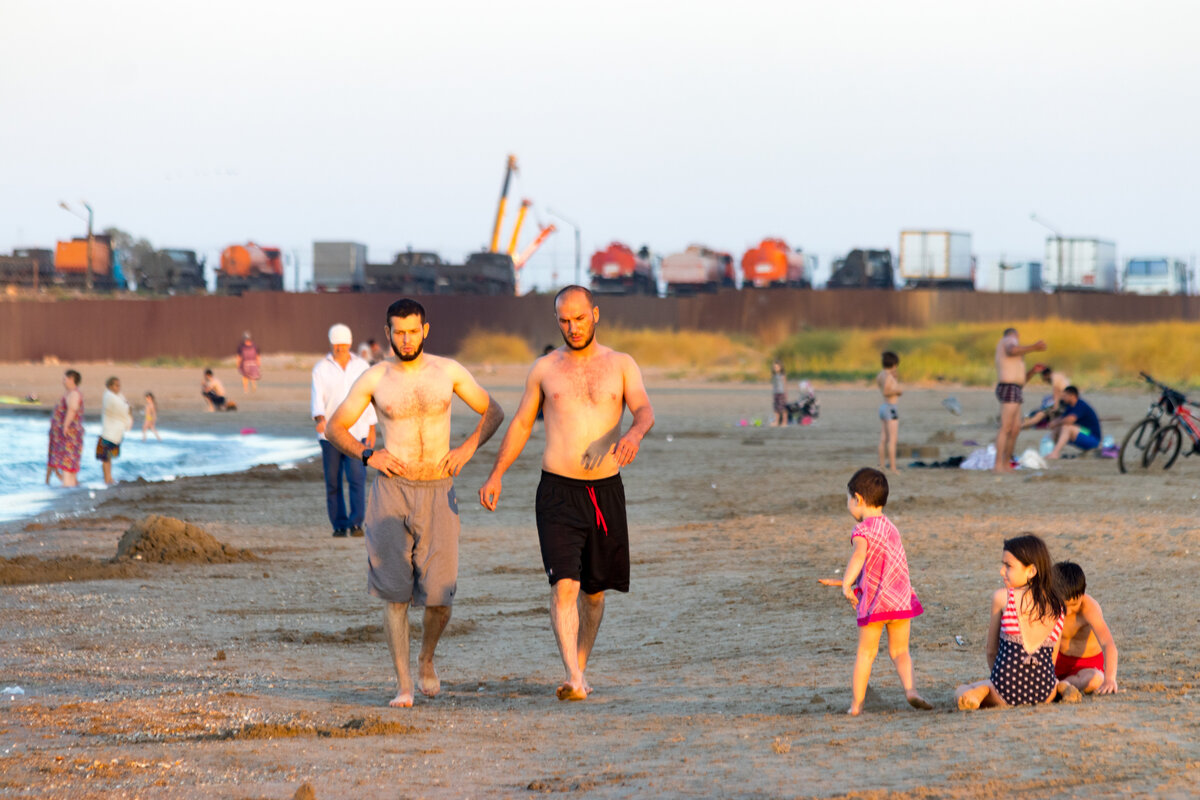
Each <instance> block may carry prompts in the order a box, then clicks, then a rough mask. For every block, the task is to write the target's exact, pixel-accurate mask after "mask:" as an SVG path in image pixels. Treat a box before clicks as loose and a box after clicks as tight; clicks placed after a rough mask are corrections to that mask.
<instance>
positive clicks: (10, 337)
mask: <svg viewBox="0 0 1200 800" xmlns="http://www.w3.org/2000/svg"><path fill="white" fill-rule="evenodd" d="M394 299H395V298H394V297H392V296H390V295H385V294H290V293H282V292H260V293H247V294H245V295H243V296H241V297H210V296H201V297H170V298H162V299H155V300H144V299H97V300H71V301H62V302H34V301H15V300H9V301H2V302H0V361H29V360H35V361H37V360H41V359H43V358H45V357H46V356H56V357H58V358H59V359H62V360H74V361H97V360H105V359H112V360H116V361H138V360H141V359H147V358H154V357H158V356H164V357H177V358H220V357H226V356H229V355H231V354H232V353H233V351H234V348H235V346H236V345H237V343H238V340H239V338H240V336H241V333H242V331H244V330H249V331H251V332H252V333H253V335H254V340H255V342H256V343H257V344H258V346H259V349H260V350H261V351H262V352H263V353H280V352H292V353H295V352H305V353H317V352H321V351H323V350H325V349H326V347H327V342H326V332H327V330H328V329H329V326H330V325H332V324H333V323H335V322H344V323H346V324H347V325H349V326H350V327H351V329H352V330H353V331H354V338H355V341H356V342H359V341H365V340H366V339H367V338H370V337H374V338H376V339H379V340H381V341H382V340H383V338H384V337H383V326H384V314H385V312H386V310H387V306H388V304H389V303H390V302H391V301H392V300H394ZM418 299H419V300H420V301H421V302H422V303H423V304H424V305H425V307H426V309H427V311H428V316H429V322H430V324H431V330H430V341H429V349H430V351H431V352H437V353H453V352H455V351H456V350H457V349H458V345H459V343H460V342H461V341H462V339H463V337H464V336H466V334H467V333H468V332H469V331H470V330H471V329H472V328H482V329H488V330H498V331H505V332H508V333H514V334H517V335H519V336H522V337H524V338H525V339H527V340H528V341H529V342H530V344H531V345H532V346H533V347H534V348H535V349H539V350H540V348H541V345H542V344H545V343H550V342H554V343H558V342H559V341H560V339H559V336H558V332H557V328H556V326H555V324H554V310H553V308H552V306H551V297H550V296H548V295H537V296H532V295H531V296H525V297H482V296H478V297H477V296H437V297H422V298H418ZM598 304H599V306H600V314H601V320H602V324H612V325H621V326H624V327H632V328H664V329H672V330H679V329H696V330H712V331H725V332H728V333H744V334H749V335H751V336H755V337H761V338H763V339H765V340H767V341H778V340H779V339H781V338H783V337H785V336H787V335H788V334H790V333H793V332H795V331H797V330H800V329H803V328H806V327H812V328H824V327H861V328H877V327H883V326H887V325H906V326H916V327H923V326H926V325H930V324H937V323H943V322H957V321H972V322H995V323H997V324H1002V323H1007V322H1012V321H1020V320H1027V319H1042V318H1046V317H1060V318H1062V319H1072V320H1080V321H1092V322H1153V321H1160V320H1169V319H1182V320H1197V319H1200V297H1138V296H1133V295H1110V294H1058V295H1047V294H1004V295H1000V294H989V293H982V292H936V291H902V292H888V291H877V290H837V291H809V290H800V289H784V290H757V291H756V290H745V291H732V290H730V291H723V292H718V293H717V294H711V295H701V296H698V297H688V298H665V299H662V298H653V297H603V296H602V297H599V298H598Z"/></svg>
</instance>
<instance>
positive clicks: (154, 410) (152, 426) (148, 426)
mask: <svg viewBox="0 0 1200 800" xmlns="http://www.w3.org/2000/svg"><path fill="white" fill-rule="evenodd" d="M145 401H146V408H145V411H144V413H145V419H144V420H143V421H142V441H143V442H144V441H146V434H147V433H148V432H149V433H153V434H154V438H155V439H158V440H159V441H160V442H161V441H162V437H161V436H159V435H158V427H157V424H158V406H156V405H155V404H154V395H153V394H151V393H150V392H146V397H145Z"/></svg>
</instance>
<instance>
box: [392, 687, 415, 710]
mask: <svg viewBox="0 0 1200 800" xmlns="http://www.w3.org/2000/svg"><path fill="white" fill-rule="evenodd" d="M412 704H413V693H412V691H411V690H409V691H401V692H400V693H398V694H397V695H396V696H395V697H393V698H392V699H391V700H390V701H388V705H389V706H391V707H392V708H412Z"/></svg>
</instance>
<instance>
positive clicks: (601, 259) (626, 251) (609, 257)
mask: <svg viewBox="0 0 1200 800" xmlns="http://www.w3.org/2000/svg"><path fill="white" fill-rule="evenodd" d="M590 271H591V282H592V291H593V292H599V293H603V294H657V292H658V286H657V284H656V283H655V280H654V264H653V260H652V258H651V256H650V248H649V247H645V246H643V247H642V248H641V249H640V250H638V251H637V252H636V253H635V252H633V250H631V249H630V248H629V246H628V245H626V244H624V243H622V242H613V243H612V244H610V245H609V246H608V247H606V248H604V249H603V250H597V251H596V252H595V253H593V254H592V261H591V267H590Z"/></svg>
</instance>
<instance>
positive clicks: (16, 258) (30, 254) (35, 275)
mask: <svg viewBox="0 0 1200 800" xmlns="http://www.w3.org/2000/svg"><path fill="white" fill-rule="evenodd" d="M54 277H55V273H54V251H53V250H42V249H38V248H33V247H21V248H17V249H16V250H13V252H12V255H11V256H0V284H3V285H5V286H39V287H41V286H49V285H50V284H52V283H54Z"/></svg>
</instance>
